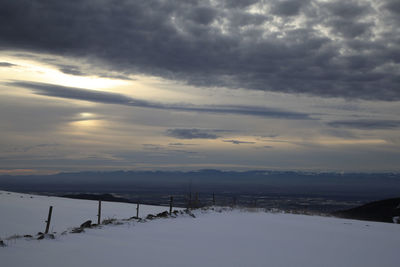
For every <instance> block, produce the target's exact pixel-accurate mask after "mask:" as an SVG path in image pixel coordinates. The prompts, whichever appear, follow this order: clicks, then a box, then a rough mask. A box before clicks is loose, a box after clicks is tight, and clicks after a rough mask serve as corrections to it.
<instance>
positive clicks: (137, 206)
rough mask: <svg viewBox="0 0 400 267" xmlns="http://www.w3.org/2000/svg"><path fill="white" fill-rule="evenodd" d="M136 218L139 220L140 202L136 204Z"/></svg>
mask: <svg viewBox="0 0 400 267" xmlns="http://www.w3.org/2000/svg"><path fill="white" fill-rule="evenodd" d="M136 218H138V219H139V201H138V202H137V204H136Z"/></svg>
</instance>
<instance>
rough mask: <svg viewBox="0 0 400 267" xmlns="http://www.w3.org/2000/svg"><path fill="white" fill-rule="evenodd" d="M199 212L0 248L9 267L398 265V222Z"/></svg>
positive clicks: (89, 230) (18, 241)
mask: <svg viewBox="0 0 400 267" xmlns="http://www.w3.org/2000/svg"><path fill="white" fill-rule="evenodd" d="M14 206H16V204H14ZM195 214H196V218H191V217H189V216H183V217H178V218H175V219H173V218H169V219H158V220H153V221H148V222H146V223H133V222H131V223H127V224H124V225H120V226H104V227H103V228H102V229H87V230H86V232H85V233H82V234H68V235H65V236H58V237H57V238H56V239H55V240H42V241H25V240H23V239H18V240H16V241H12V242H8V247H5V248H1V249H0V259H1V263H2V265H4V266H8V267H10V266H18V267H24V266H30V267H31V266H40V267H46V266H49V267H50V266H57V267H70V266H96V267H102V266H107V267H110V266H157V267H158V266H171V267H172V266H174V267H177V266H191V267H197V266H218V267H224V266H229V267H231V266H246V267H250V266H263V267H265V266H271V267H281V266H287V267H313V266H315V267H329V266H332V267H339V266H340V267H342V266H351V267H357V266H360V267H368V266H371V267H372V266H373V267H376V266H385V267H391V266H396V267H397V266H398V259H399V256H398V244H399V240H400V227H399V225H396V224H389V223H376V222H365V221H354V220H345V219H337V218H327V217H318V216H305V215H292V214H282V213H275V214H274V213H265V212H244V211H238V210H234V211H228V212H221V213H218V212H200V211H197V212H196V213H195ZM2 220H3V218H2Z"/></svg>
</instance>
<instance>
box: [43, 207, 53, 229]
mask: <svg viewBox="0 0 400 267" xmlns="http://www.w3.org/2000/svg"><path fill="white" fill-rule="evenodd" d="M52 213H53V206H50V208H49V215H48V216H47V221H46V231H44V233H45V234H47V233H48V232H49V228H50V222H51V214H52Z"/></svg>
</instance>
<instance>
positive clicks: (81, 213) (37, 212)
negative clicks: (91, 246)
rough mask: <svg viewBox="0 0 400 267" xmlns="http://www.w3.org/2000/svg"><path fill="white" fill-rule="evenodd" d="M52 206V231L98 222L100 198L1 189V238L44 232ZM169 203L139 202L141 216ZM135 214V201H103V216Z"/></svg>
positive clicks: (118, 216) (125, 216) (159, 210)
mask: <svg viewBox="0 0 400 267" xmlns="http://www.w3.org/2000/svg"><path fill="white" fill-rule="evenodd" d="M49 206H53V214H52V219H51V226H50V230H51V232H58V233H60V232H62V231H64V230H67V228H70V227H76V226H79V225H81V223H83V222H84V221H87V220H92V221H93V223H95V222H97V210H98V201H92V200H79V199H69V198H60V197H47V196H37V195H28V194H21V193H12V192H6V191H0V239H5V238H7V237H9V236H12V235H15V234H18V235H24V234H30V235H32V234H36V233H37V232H39V231H40V232H44V230H45V227H46V223H45V221H46V220H47V215H48V212H49ZM168 209H169V207H160V206H149V205H140V208H139V216H140V217H145V216H146V215H147V214H149V213H152V214H155V213H159V212H163V211H166V210H168ZM132 216H136V205H133V204H128V203H116V202H102V218H103V219H105V218H120V219H121V218H130V217H132Z"/></svg>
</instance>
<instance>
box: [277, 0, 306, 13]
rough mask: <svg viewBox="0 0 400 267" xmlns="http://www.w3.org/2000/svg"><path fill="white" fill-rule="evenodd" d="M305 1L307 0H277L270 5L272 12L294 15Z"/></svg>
mask: <svg viewBox="0 0 400 267" xmlns="http://www.w3.org/2000/svg"><path fill="white" fill-rule="evenodd" d="M306 2H308V0H289V1H278V2H276V3H275V5H274V6H273V7H272V13H274V14H276V15H283V16H295V15H298V14H299V12H300V8H301V7H302V5H303V4H306Z"/></svg>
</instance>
